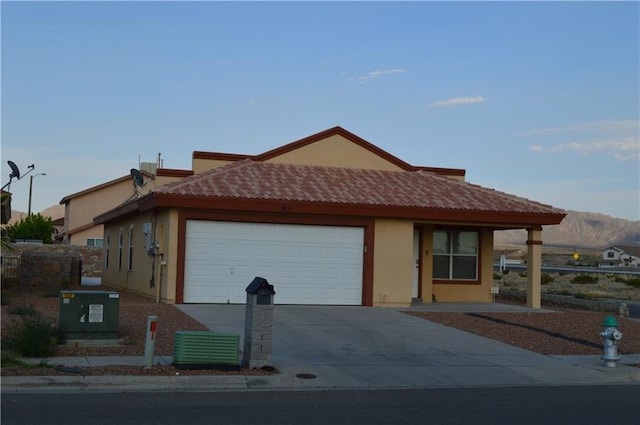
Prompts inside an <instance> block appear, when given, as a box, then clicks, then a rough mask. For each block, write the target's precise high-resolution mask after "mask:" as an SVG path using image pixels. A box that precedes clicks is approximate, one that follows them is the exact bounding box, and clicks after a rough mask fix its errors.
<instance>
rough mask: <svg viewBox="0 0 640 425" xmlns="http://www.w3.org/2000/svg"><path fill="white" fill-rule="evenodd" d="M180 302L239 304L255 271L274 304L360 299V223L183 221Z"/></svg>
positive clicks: (353, 302) (346, 302) (352, 302)
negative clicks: (271, 287)
mask: <svg viewBox="0 0 640 425" xmlns="http://www.w3.org/2000/svg"><path fill="white" fill-rule="evenodd" d="M185 245H186V246H185V277H184V302H185V303H245V302H246V297H247V293H246V291H245V289H246V287H247V286H248V285H249V284H250V283H251V281H252V280H253V278H254V277H256V276H260V277H263V278H265V279H267V281H269V283H270V284H272V285H274V289H275V291H276V296H275V298H274V302H275V303H276V304H334V305H338V304H341V305H360V304H362V261H363V246H364V229H363V228H361V227H336V226H310V225H294V224H263V223H240V222H237V223H236V222H224V221H202V220H188V221H187V234H186V242H185Z"/></svg>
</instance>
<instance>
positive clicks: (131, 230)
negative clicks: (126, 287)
mask: <svg viewBox="0 0 640 425" xmlns="http://www.w3.org/2000/svg"><path fill="white" fill-rule="evenodd" d="M127 259H128V267H129V269H128V270H129V271H131V270H133V224H132V225H131V226H130V227H129V256H128V258H127Z"/></svg>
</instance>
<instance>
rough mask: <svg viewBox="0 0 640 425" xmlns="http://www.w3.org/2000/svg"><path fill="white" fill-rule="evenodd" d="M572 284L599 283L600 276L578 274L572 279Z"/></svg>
mask: <svg viewBox="0 0 640 425" xmlns="http://www.w3.org/2000/svg"><path fill="white" fill-rule="evenodd" d="M571 283H578V284H588V283H598V276H592V275H590V274H578V275H575V276H574V277H572V278H571Z"/></svg>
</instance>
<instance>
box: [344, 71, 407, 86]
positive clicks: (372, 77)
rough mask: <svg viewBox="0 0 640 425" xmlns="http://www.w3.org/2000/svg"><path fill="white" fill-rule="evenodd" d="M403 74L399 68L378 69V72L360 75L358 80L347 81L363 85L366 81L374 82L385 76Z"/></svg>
mask: <svg viewBox="0 0 640 425" xmlns="http://www.w3.org/2000/svg"><path fill="white" fill-rule="evenodd" d="M404 72H405V70H404V69H400V68H392V69H380V70H376V71H371V72H368V73H366V74H365V75H362V76H360V77H358V78H350V79H349V80H350V81H353V80H355V81H356V82H357V83H358V84H364V83H366V82H368V81H371V80H375V79H377V78H380V77H383V76H385V75H393V74H403V73H404Z"/></svg>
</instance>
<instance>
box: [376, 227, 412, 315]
mask: <svg viewBox="0 0 640 425" xmlns="http://www.w3.org/2000/svg"><path fill="white" fill-rule="evenodd" d="M375 226H376V228H375V242H374V243H375V251H374V256H373V305H374V306H389V307H390V306H403V307H404V306H408V305H410V304H411V290H412V285H413V223H412V222H411V221H407V220H385V219H380V220H376V224H375Z"/></svg>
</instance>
